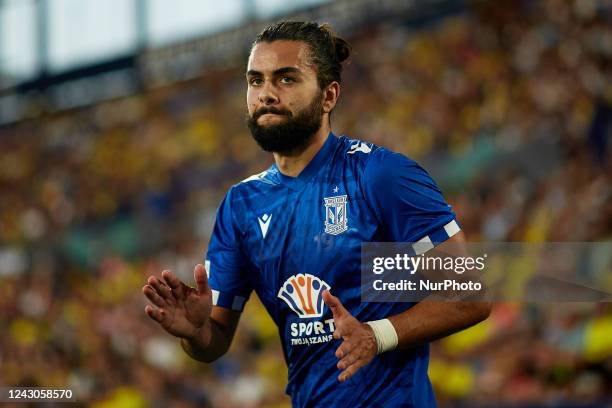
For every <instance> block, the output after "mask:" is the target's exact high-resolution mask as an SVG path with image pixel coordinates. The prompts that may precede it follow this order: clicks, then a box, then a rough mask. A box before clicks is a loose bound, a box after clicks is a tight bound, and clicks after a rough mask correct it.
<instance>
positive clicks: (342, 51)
mask: <svg viewBox="0 0 612 408" xmlns="http://www.w3.org/2000/svg"><path fill="white" fill-rule="evenodd" d="M334 47H335V50H334V51H335V54H336V61H338V62H339V63H340V62H343V61H345V60H346V59H347V58H348V57H349V56H350V55H351V46H350V44H349V43H348V42H346V41H345V40H343V39H342V38H340V37H335V38H334Z"/></svg>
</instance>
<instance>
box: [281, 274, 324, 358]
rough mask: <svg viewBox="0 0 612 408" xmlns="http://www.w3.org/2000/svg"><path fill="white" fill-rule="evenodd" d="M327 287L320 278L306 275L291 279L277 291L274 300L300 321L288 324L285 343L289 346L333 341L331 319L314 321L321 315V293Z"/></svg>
mask: <svg viewBox="0 0 612 408" xmlns="http://www.w3.org/2000/svg"><path fill="white" fill-rule="evenodd" d="M328 289H330V286H329V285H328V284H327V283H326V282H325V281H324V280H322V279H320V278H318V277H316V276H314V275H311V274H309V273H306V274H302V273H300V274H297V275H293V276H291V277H290V278H289V279H287V280H286V281H285V283H283V285H282V286H281V288H280V290H279V291H278V297H279V298H281V299H283V300H284V301H285V303H286V304H287V305H288V306H289V308H291V310H293V311H294V312H295V314H297V315H298V316H299V317H300V318H301V319H310V318H312V319H311V320H301V319H300V320H299V321H294V322H292V323H291V324H290V325H289V327H288V328H289V331H288V335H289V339H288V341H289V344H291V345H292V346H310V345H314V344H321V343H327V342H328V341H331V340H332V339H333V333H334V330H335V325H334V319H333V318H330V319H326V320H324V321H321V320H316V318H319V317H321V316H323V309H324V307H325V303H324V302H323V296H321V295H322V293H323V291H324V290H328Z"/></svg>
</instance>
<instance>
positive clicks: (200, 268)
mask: <svg viewBox="0 0 612 408" xmlns="http://www.w3.org/2000/svg"><path fill="white" fill-rule="evenodd" d="M193 277H194V279H195V282H196V289H197V290H198V293H200V294H204V293H208V291H209V290H210V289H209V287H208V275H207V274H206V269H205V268H204V265H202V264H197V265H196V267H195V269H194V270H193Z"/></svg>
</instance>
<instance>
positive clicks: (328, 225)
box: [325, 195, 348, 235]
mask: <svg viewBox="0 0 612 408" xmlns="http://www.w3.org/2000/svg"><path fill="white" fill-rule="evenodd" d="M346 203H347V196H346V195H341V196H335V197H325V232H326V233H328V234H331V235H338V234H341V233H343V232H344V231H346V230H347V229H348V218H347V216H346Z"/></svg>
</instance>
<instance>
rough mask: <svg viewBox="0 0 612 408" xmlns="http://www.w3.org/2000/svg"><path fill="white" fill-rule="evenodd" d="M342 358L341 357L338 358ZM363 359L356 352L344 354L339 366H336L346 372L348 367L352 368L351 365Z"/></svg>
mask: <svg viewBox="0 0 612 408" xmlns="http://www.w3.org/2000/svg"><path fill="white" fill-rule="evenodd" d="M338 358H340V357H338ZM360 358H361V356H360V355H359V354H358V353H356V352H355V351H353V352H350V351H349V352H347V353H344V354H343V356H342V357H341V358H340V361H338V364H337V365H336V366H337V367H338V368H339V369H340V370H344V369H345V368H347V367H350V366H351V365H353V364H354V363H356V362H357V361H358V360H359V359H360Z"/></svg>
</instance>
